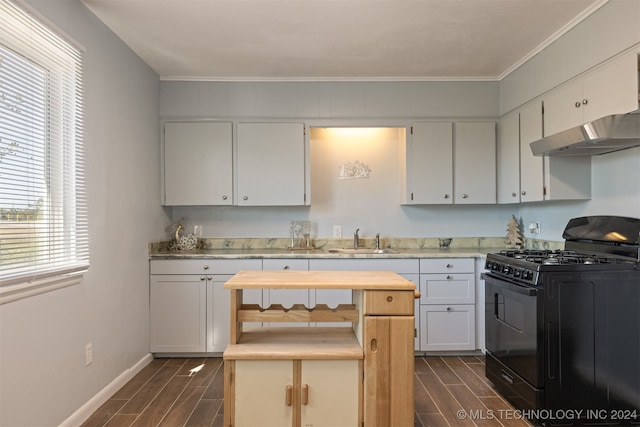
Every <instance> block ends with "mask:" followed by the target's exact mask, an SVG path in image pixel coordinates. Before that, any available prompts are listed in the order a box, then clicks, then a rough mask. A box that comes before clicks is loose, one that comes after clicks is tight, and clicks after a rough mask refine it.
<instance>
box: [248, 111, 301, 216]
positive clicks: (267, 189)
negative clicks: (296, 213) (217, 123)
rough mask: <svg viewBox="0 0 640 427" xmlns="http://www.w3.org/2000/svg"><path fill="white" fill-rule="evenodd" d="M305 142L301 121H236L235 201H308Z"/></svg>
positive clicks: (292, 203)
mask: <svg viewBox="0 0 640 427" xmlns="http://www.w3.org/2000/svg"><path fill="white" fill-rule="evenodd" d="M305 145H306V141H305V135H304V124H302V123H238V138H237V198H238V200H237V204H238V205H239V206H269V205H277V206H302V205H306V204H308V202H307V200H306V191H305V190H306V183H307V178H306V172H307V163H308V162H307V160H306V151H307V150H306V149H305Z"/></svg>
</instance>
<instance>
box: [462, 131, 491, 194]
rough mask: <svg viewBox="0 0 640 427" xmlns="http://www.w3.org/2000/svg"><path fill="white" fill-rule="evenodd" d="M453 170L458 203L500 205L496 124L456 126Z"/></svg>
mask: <svg viewBox="0 0 640 427" xmlns="http://www.w3.org/2000/svg"><path fill="white" fill-rule="evenodd" d="M453 171H454V173H453V184H454V202H455V203H457V204H492V203H496V124H495V122H457V123H456V124H455V142H454V144H453Z"/></svg>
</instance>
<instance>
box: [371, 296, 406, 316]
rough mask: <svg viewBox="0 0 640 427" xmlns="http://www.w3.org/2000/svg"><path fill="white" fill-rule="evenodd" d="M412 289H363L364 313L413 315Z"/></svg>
mask: <svg viewBox="0 0 640 427" xmlns="http://www.w3.org/2000/svg"><path fill="white" fill-rule="evenodd" d="M414 295H415V294H414V292H413V291H365V301H364V313H363V314H365V315H368V314H372V315H398V316H413V314H414V313H413V310H414V298H415V297H414Z"/></svg>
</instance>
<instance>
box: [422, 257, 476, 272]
mask: <svg viewBox="0 0 640 427" xmlns="http://www.w3.org/2000/svg"><path fill="white" fill-rule="evenodd" d="M473 264H474V260H473V258H425V259H421V260H420V273H473V272H474V269H473Z"/></svg>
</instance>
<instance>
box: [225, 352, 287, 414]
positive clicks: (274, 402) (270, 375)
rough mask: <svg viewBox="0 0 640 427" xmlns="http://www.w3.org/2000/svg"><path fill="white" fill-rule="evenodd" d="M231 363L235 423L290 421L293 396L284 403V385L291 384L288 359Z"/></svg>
mask: <svg viewBox="0 0 640 427" xmlns="http://www.w3.org/2000/svg"><path fill="white" fill-rule="evenodd" d="M234 363H235V365H236V366H235V375H234V377H233V380H234V381H235V408H233V416H234V417H235V424H234V426H235V427H256V426H278V427H287V426H292V425H293V399H291V401H292V403H291V404H289V405H287V400H286V399H287V387H288V386H289V387H291V386H292V385H293V361H291V360H267V361H265V360H237V361H235V362H234Z"/></svg>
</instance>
